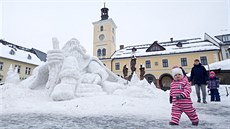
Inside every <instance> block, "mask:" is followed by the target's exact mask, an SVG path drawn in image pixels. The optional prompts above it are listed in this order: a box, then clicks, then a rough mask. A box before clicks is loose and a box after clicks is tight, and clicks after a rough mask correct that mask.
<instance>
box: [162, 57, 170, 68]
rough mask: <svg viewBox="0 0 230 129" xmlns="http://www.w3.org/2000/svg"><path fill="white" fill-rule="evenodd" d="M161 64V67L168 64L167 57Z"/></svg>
mask: <svg viewBox="0 0 230 129" xmlns="http://www.w3.org/2000/svg"><path fill="white" fill-rule="evenodd" d="M162 64H163V67H169V66H168V59H163V60H162Z"/></svg>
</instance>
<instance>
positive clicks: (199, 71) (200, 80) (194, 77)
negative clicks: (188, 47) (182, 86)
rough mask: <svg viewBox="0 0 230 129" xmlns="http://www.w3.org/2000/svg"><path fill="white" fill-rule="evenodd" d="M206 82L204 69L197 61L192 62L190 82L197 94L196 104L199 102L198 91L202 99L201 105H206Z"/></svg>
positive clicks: (206, 77)
mask: <svg viewBox="0 0 230 129" xmlns="http://www.w3.org/2000/svg"><path fill="white" fill-rule="evenodd" d="M207 80H208V74H207V71H206V69H205V67H204V66H203V65H202V64H201V63H200V61H199V59H195V60H194V66H193V68H192V70H191V76H190V81H192V82H193V84H194V85H195V87H196V94H197V102H198V103H200V102H201V97H200V90H201V91H202V99H203V103H205V104H206V103H207V101H206V83H207Z"/></svg>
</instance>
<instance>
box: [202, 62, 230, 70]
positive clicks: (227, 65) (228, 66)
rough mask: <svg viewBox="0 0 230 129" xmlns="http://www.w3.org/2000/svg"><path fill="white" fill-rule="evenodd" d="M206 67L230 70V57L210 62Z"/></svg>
mask: <svg viewBox="0 0 230 129" xmlns="http://www.w3.org/2000/svg"><path fill="white" fill-rule="evenodd" d="M205 68H206V69H207V70H208V69H209V70H218V69H220V70H230V59H226V60H222V61H219V62H214V63H212V64H209V67H208V66H207V65H206V66H205Z"/></svg>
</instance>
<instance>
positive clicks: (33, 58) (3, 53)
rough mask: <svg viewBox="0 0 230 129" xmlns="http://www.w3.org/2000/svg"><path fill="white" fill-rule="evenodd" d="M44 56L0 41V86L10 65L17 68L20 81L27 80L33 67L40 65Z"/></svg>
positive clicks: (32, 50)
mask: <svg viewBox="0 0 230 129" xmlns="http://www.w3.org/2000/svg"><path fill="white" fill-rule="evenodd" d="M45 58H46V54H45V53H43V52H41V51H38V50H36V49H33V48H32V49H28V48H25V47H22V46H18V45H15V44H12V43H9V42H7V41H4V40H0V84H3V83H4V81H5V79H6V76H7V72H8V70H9V67H10V65H12V67H13V68H14V69H15V68H16V67H17V69H18V71H17V73H18V74H19V77H20V80H24V79H26V78H28V77H29V76H30V75H31V74H32V72H33V70H34V68H35V67H37V66H38V65H40V64H42V63H43V62H44V61H45V60H46V59H45Z"/></svg>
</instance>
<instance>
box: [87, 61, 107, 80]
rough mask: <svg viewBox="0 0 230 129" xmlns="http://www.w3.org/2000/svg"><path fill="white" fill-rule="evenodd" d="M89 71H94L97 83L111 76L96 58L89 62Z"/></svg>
mask: <svg viewBox="0 0 230 129" xmlns="http://www.w3.org/2000/svg"><path fill="white" fill-rule="evenodd" d="M88 72H89V73H94V74H95V75H96V76H95V77H94V79H93V80H94V81H93V83H95V84H99V83H101V82H103V81H105V80H106V79H107V78H108V76H109V75H108V73H107V72H106V70H105V69H104V68H103V67H102V66H101V65H100V64H99V63H98V62H96V61H94V60H93V61H91V62H90V63H89V65H88Z"/></svg>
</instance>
